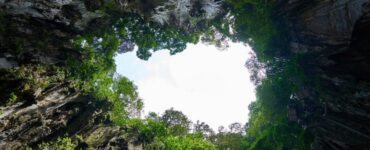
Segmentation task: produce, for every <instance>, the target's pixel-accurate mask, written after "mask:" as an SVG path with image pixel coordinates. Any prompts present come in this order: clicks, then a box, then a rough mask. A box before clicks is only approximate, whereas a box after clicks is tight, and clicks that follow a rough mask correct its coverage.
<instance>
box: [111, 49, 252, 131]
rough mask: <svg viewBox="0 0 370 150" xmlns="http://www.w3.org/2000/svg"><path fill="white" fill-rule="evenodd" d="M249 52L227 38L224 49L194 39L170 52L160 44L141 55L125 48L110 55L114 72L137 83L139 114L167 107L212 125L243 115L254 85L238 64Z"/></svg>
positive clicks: (244, 117) (241, 119) (238, 119)
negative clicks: (141, 103) (148, 54)
mask: <svg viewBox="0 0 370 150" xmlns="http://www.w3.org/2000/svg"><path fill="white" fill-rule="evenodd" d="M249 52H251V49H250V48H249V47H247V46H245V45H243V44H241V43H231V44H230V48H228V49H227V50H224V51H220V50H218V49H217V48H216V47H214V46H209V45H204V44H201V43H200V44H197V45H193V44H189V45H187V48H186V49H185V50H184V51H183V52H181V53H178V54H176V55H173V56H171V55H169V53H168V51H166V50H162V51H157V52H155V53H153V55H152V57H151V58H149V60H148V61H143V60H140V59H139V58H137V57H136V53H135V52H129V53H124V54H120V55H118V56H116V58H115V60H116V64H117V72H118V73H119V74H121V75H123V76H126V77H128V78H129V79H130V80H132V81H133V82H134V83H135V84H136V85H137V86H138V92H139V96H140V97H141V98H142V99H143V100H144V115H145V114H147V113H148V112H156V113H158V114H162V113H163V112H164V111H165V110H166V109H169V108H171V107H173V108H174V109H175V110H180V111H182V112H183V113H184V114H185V115H186V116H187V117H188V118H189V119H190V120H192V121H193V122H196V121H197V120H199V121H204V122H206V123H207V124H209V125H210V126H211V127H212V128H213V129H214V130H216V131H217V129H218V127H219V126H221V125H222V126H224V127H228V125H229V124H231V123H234V122H240V123H242V124H244V123H246V122H247V120H248V105H249V104H250V103H251V102H252V101H254V100H255V91H254V88H255V87H254V85H253V83H252V82H251V81H250V80H249V72H248V69H247V68H246V67H244V64H245V62H246V60H247V59H248V58H249Z"/></svg>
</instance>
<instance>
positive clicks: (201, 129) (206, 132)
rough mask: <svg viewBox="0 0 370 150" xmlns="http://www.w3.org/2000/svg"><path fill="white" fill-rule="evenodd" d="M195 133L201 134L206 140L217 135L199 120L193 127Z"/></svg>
mask: <svg viewBox="0 0 370 150" xmlns="http://www.w3.org/2000/svg"><path fill="white" fill-rule="evenodd" d="M193 132H194V133H201V134H202V135H203V136H204V137H205V138H209V137H210V136H211V135H213V134H215V132H214V131H213V130H212V128H210V127H209V125H208V124H206V123H205V122H200V121H199V120H197V122H196V123H195V124H194V125H193Z"/></svg>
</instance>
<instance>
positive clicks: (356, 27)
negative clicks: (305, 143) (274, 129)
mask: <svg viewBox="0 0 370 150" xmlns="http://www.w3.org/2000/svg"><path fill="white" fill-rule="evenodd" d="M369 6H370V1H369V0H281V1H279V2H278V7H277V8H278V10H277V12H278V15H280V16H282V17H283V18H284V19H286V21H287V26H286V28H288V29H289V32H288V34H289V36H290V38H291V40H290V42H289V43H287V44H288V45H290V49H291V52H293V53H295V54H301V55H304V56H305V57H306V58H307V59H306V61H305V62H301V66H302V67H303V68H304V70H305V72H306V74H308V75H309V77H312V78H313V77H316V78H318V80H319V81H320V83H319V84H316V85H319V87H318V86H314V85H313V84H307V83H300V84H301V85H300V86H301V89H300V91H299V92H298V93H297V96H298V98H299V99H300V100H301V102H302V103H303V104H302V105H303V107H304V108H303V109H304V111H305V112H304V113H305V114H304V115H302V116H301V118H304V119H303V120H305V121H306V122H305V123H303V124H304V126H307V127H308V129H310V130H311V131H312V133H313V134H314V135H315V142H314V144H313V149H320V150H321V149H328V150H329V149H368V148H369V147H370V46H369V43H370V34H369V31H370V26H369V25H370V17H369V16H370V7H369ZM297 84H299V83H297Z"/></svg>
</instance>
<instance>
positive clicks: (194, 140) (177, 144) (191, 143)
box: [159, 134, 216, 150]
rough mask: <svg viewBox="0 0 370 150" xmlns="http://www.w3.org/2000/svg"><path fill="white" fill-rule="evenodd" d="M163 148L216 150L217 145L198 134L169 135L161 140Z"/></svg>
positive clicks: (165, 149) (169, 149)
mask: <svg viewBox="0 0 370 150" xmlns="http://www.w3.org/2000/svg"><path fill="white" fill-rule="evenodd" d="M160 141H161V143H162V145H161V146H162V147H159V148H160V149H163V150H174V149H176V150H216V147H215V146H214V145H213V144H212V143H210V142H208V141H206V140H204V139H203V138H202V137H201V136H199V135H196V134H189V135H186V136H181V137H178V136H167V137H165V138H163V139H161V140H160Z"/></svg>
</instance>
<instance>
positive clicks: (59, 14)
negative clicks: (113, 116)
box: [0, 0, 370, 150]
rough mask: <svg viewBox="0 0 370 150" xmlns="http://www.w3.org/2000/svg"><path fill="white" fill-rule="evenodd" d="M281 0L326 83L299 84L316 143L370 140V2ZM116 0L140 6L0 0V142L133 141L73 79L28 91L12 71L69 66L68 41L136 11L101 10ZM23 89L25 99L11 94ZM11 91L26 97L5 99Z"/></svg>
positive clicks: (294, 43)
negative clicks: (69, 137) (76, 137)
mask: <svg viewBox="0 0 370 150" xmlns="http://www.w3.org/2000/svg"><path fill="white" fill-rule="evenodd" d="M276 2H277V10H276V15H278V16H279V17H281V18H284V19H285V21H286V23H285V25H286V26H284V28H285V29H287V30H288V32H287V34H288V35H287V36H289V37H290V38H289V39H290V40H289V42H288V43H286V44H287V45H288V46H289V49H290V50H291V51H292V52H293V53H295V54H300V55H304V56H305V57H307V59H306V60H307V61H305V62H301V66H302V67H303V68H304V70H305V72H306V74H310V75H312V76H311V77H317V78H319V81H320V84H318V85H320V87H317V86H315V85H313V84H307V83H300V82H297V84H299V85H300V87H301V89H300V90H299V92H298V93H297V97H298V98H299V100H300V101H301V105H302V107H303V108H302V109H303V110H304V111H303V112H301V113H299V118H301V120H303V121H302V122H303V123H302V125H303V126H305V127H307V128H308V129H309V130H311V131H312V133H313V134H314V135H315V143H314V144H313V149H318V150H321V149H364V148H365V149H366V148H368V147H370V122H369V120H370V115H369V114H370V112H369V110H370V101H369V100H370V36H369V35H370V1H369V0H277V1H276ZM109 3H114V4H116V5H118V6H120V5H122V8H124V7H126V6H130V5H135V3H128V1H113V0H0V69H2V71H1V75H2V76H1V77H0V83H1V85H0V89H1V91H0V98H1V102H0V104H1V107H0V109H1V112H2V113H1V114H0V149H19V148H21V147H24V146H25V145H31V146H32V145H36V144H39V143H40V142H44V141H50V140H53V139H55V138H56V137H59V136H63V135H64V134H65V133H68V134H70V135H81V136H82V138H83V140H81V141H80V143H79V147H81V148H84V147H86V146H91V147H95V148H100V149H104V148H106V149H109V148H113V147H116V148H120V149H127V143H128V141H129V140H128V139H125V138H122V137H124V136H122V135H124V131H125V130H126V129H124V128H122V127H117V126H112V125H111V124H109V123H107V122H106V120H105V119H104V111H105V110H104V106H105V104H104V103H98V102H96V101H94V100H93V99H92V98H91V97H89V96H86V95H82V94H81V93H80V92H79V91H76V90H75V89H73V88H70V86H69V84H71V83H70V82H68V81H67V80H65V79H57V80H55V82H54V83H53V84H49V85H48V86H47V87H44V88H32V87H31V89H32V90H28V89H29V88H30V87H28V88H27V86H26V84H23V81H24V80H26V78H22V77H20V78H13V77H11V76H12V75H11V72H9V71H4V69H7V68H12V67H18V66H21V65H35V64H44V65H56V66H62V65H64V61H65V59H66V58H67V56H74V57H76V58H78V57H81V54H80V53H79V51H78V50H75V49H73V47H72V46H71V42H70V39H72V38H73V37H75V36H78V35H79V34H83V33H89V32H90V31H92V30H94V29H96V28H100V27H104V26H107V25H109V24H111V23H112V22H113V20H114V19H112V17H111V16H112V15H117V14H119V13H123V12H125V11H128V12H130V11H131V10H129V9H123V10H122V9H117V10H115V11H111V12H103V11H100V10H101V9H102V8H104V7H106V6H107V4H109ZM51 76H53V75H50V74H44V75H39V76H37V79H38V81H40V82H41V81H43V78H48V77H51ZM22 89H23V92H21V93H19V94H17V95H18V97H17V98H14V97H13V98H12V97H11V96H9V93H11V92H12V91H13V90H18V91H20V90H22ZM323 89H324V91H323ZM4 95H8V96H4ZM9 98H10V99H18V100H17V101H15V102H6V100H5V99H9ZM96 135H99V136H96Z"/></svg>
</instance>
